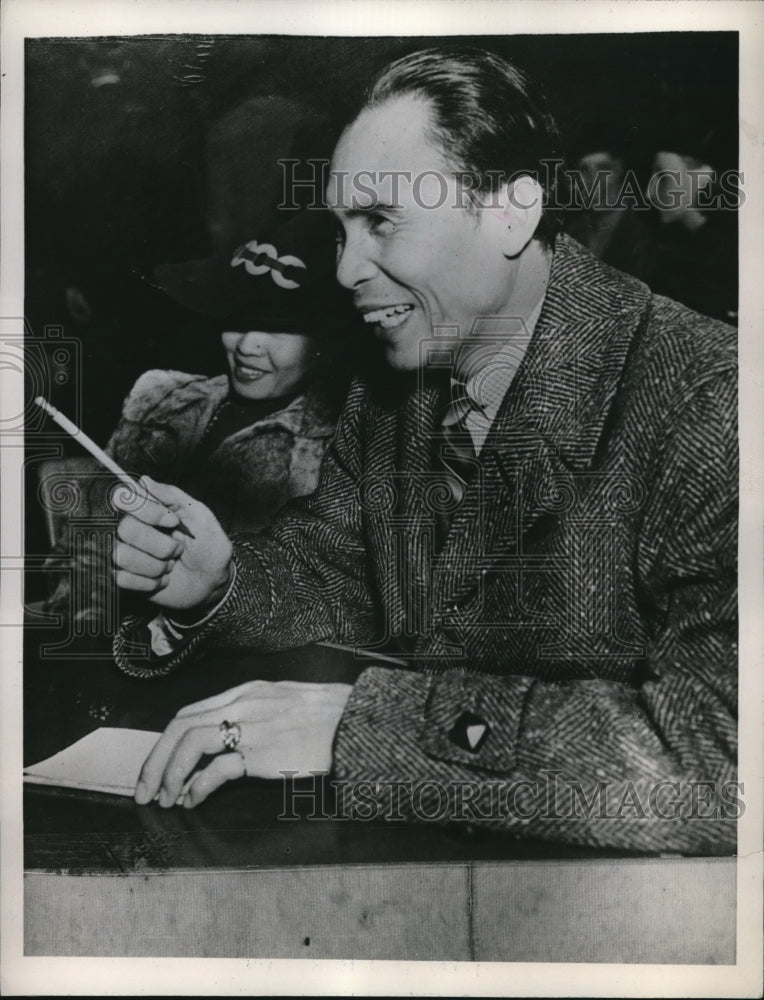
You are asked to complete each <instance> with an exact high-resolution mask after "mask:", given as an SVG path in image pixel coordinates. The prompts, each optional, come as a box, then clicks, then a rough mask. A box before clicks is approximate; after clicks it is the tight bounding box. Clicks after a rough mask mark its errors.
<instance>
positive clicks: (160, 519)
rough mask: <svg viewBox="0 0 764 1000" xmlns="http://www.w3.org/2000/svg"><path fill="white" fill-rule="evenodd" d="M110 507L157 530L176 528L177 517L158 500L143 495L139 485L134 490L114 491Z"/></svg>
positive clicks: (143, 491)
mask: <svg viewBox="0 0 764 1000" xmlns="http://www.w3.org/2000/svg"><path fill="white" fill-rule="evenodd" d="M111 505H112V507H114V508H115V509H116V510H120V511H122V512H123V513H125V514H128V515H130V516H131V517H134V518H136V519H137V520H138V521H142V522H143V523H144V524H150V525H152V526H154V527H158V528H167V529H171V528H177V526H178V523H179V518H178V515H177V514H175V513H174V512H173V511H171V510H168V509H167V507H165V505H164V504H162V503H160V502H159V501H158V499H153V498H152V497H149V496H147V495H145V490H144V489H142V487H141V486H140V485H139V486H137V487H136V489H135V490H129V489H127V488H124V489H119V488H118V489H115V490H114V491H113V493H112V494H111Z"/></svg>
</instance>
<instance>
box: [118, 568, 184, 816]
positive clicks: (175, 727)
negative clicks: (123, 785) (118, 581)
mask: <svg viewBox="0 0 764 1000" xmlns="http://www.w3.org/2000/svg"><path fill="white" fill-rule="evenodd" d="M117 577H119V574H117ZM197 721H198V720H197ZM190 724H191V721H190V720H184V721H182V722H180V721H178V720H176V719H173V720H172V722H170V724H169V725H168V726H167V728H166V729H165V731H164V732H163V733H162V735H161V736H160V737H159V739H158V740H157V741H156V743H155V744H154V749H153V750H152V751H151V753H150V754H149V755H148V757H147V758H146V760H145V761H144V762H143V767H142V768H141V773H140V774H139V775H138V784H137V785H136V786H135V801H136V802H137V803H138V805H145V804H146V803H147V802H151V800H152V799H153V798H154V796H155V795H156V794H157V792H158V791H159V786H160V784H161V782H162V776H163V775H164V772H165V768H166V767H167V762H168V761H169V759H170V756H171V755H172V752H173V750H174V749H175V746H176V744H177V743H178V742H179V741H180V739H181V738H182V736H183V734H184V733H185V732H186V731H187V729H188V728H189V725H190Z"/></svg>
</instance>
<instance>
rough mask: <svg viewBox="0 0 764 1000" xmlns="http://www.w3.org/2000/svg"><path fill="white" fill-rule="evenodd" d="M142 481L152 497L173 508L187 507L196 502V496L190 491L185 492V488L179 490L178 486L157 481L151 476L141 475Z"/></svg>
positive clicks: (142, 484)
mask: <svg viewBox="0 0 764 1000" xmlns="http://www.w3.org/2000/svg"><path fill="white" fill-rule="evenodd" d="M140 483H141V486H143V488H144V489H145V490H147V491H148V492H149V493H150V494H151V496H152V497H155V498H156V499H157V500H159V501H160V502H161V503H163V504H164V505H165V507H169V508H170V509H171V510H181V509H183V508H186V509H187V508H188V507H190V506H191V505H192V504H193V503H194V498H193V497H190V496H189V495H188V493H184V492H183V490H179V489H178V487H177V486H169V485H168V484H167V483H157V482H156V481H155V480H153V479H152V478H151V477H150V476H141V479H140Z"/></svg>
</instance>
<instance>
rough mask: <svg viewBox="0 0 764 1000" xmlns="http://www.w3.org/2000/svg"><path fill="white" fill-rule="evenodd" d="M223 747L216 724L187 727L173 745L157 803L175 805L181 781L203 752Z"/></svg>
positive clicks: (210, 751) (216, 750)
mask: <svg viewBox="0 0 764 1000" xmlns="http://www.w3.org/2000/svg"><path fill="white" fill-rule="evenodd" d="M222 749H223V740H222V736H221V733H220V729H219V727H218V726H194V727H193V728H192V729H187V730H186V732H185V733H184V734H183V736H181V738H180V740H178V742H177V744H176V745H175V748H174V750H173V751H172V753H171V754H170V759H169V761H168V762H167V766H166V767H165V770H164V775H163V776H162V783H161V785H160V787H159V805H160V806H164V807H167V806H172V805H175V802H176V801H177V798H178V796H179V795H180V793H181V789H182V788H183V783H184V782H185V780H186V778H187V777H188V776H189V775H190V774H191V772H192V771H193V769H194V768H195V767H196V765H197V764H198V763H199V759H200V757H202V755H203V754H206V753H209V754H217V753H220V752H221V751H222Z"/></svg>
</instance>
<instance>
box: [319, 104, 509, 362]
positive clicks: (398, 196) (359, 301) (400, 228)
mask: <svg viewBox="0 0 764 1000" xmlns="http://www.w3.org/2000/svg"><path fill="white" fill-rule="evenodd" d="M429 123H430V107H429V102H427V101H425V100H423V99H420V98H414V97H399V98H394V99H392V100H390V101H388V102H386V103H385V104H383V105H381V106H380V107H377V108H374V109H372V110H367V111H364V112H363V113H362V114H361V115H360V116H359V117H358V118H357V119H356V120H355V121H354V122H353V123H352V124H351V125H350V126H349V128H348V129H347V130H346V132H345V134H344V135H343V136H342V138H341V139H340V142H339V144H338V146H337V149H336V150H335V153H334V158H333V160H332V173H331V175H330V181H329V186H328V190H327V198H328V202H329V205H330V207H331V208H332V210H333V211H334V213H335V215H336V216H337V218H338V220H339V223H340V229H341V237H340V245H339V250H338V263H337V278H338V280H339V282H340V283H341V284H342V285H344V286H345V287H346V288H348V289H351V290H352V291H353V295H354V302H355V305H356V308H357V309H358V310H359V311H360V312H361V313H362V315H363V316H364V319H365V322H366V323H367V324H368V325H369V326H370V327H371V329H372V331H373V333H374V335H375V336H376V337H378V338H379V340H380V341H381V342H382V344H383V345H384V348H385V356H386V358H387V361H388V363H389V364H390V365H391V366H392V367H393V368H396V369H399V370H403V371H411V370H414V369H415V368H417V367H419V366H420V365H421V364H422V363H423V362H424V360H425V358H424V356H423V354H424V352H423V350H422V345H423V344H424V343H425V342H426V341H431V340H432V338H433V328H434V327H435V328H444V327H447V328H449V338H450V339H451V340H454V341H458V340H463V339H464V338H466V337H467V336H468V335H469V333H470V331H471V329H472V328H473V325H474V323H475V321H476V320H477V319H479V318H481V317H496V316H505V315H508V314H509V313H508V311H507V310H508V302H509V298H510V294H511V291H512V281H513V275H514V265H513V263H512V261H510V260H508V259H507V258H506V257H505V255H504V252H503V249H502V244H501V235H502V234H501V226H502V223H501V219H500V217H499V215H500V213H498V212H492V211H491V212H489V211H487V210H485V209H477V210H474V209H473V210H470V209H469V208H468V207H467V206H468V204H469V200H468V194H467V191H466V188H467V184H466V182H465V183H464V184H460V182H459V180H458V179H457V177H456V176H455V174H454V167H453V166H452V165H449V164H448V163H447V162H446V161H445V158H444V155H443V153H442V151H441V150H440V149H439V148H438V147H436V146H435V145H433V144H432V143H431V142H430V141H429V140H428V139H427V137H426V134H425V133H426V130H427V127H428V126H429ZM441 332H442V329H441ZM446 343H447V341H441V340H440V339H439V340H438V346H440V345H441V344H442V345H443V346H446Z"/></svg>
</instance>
